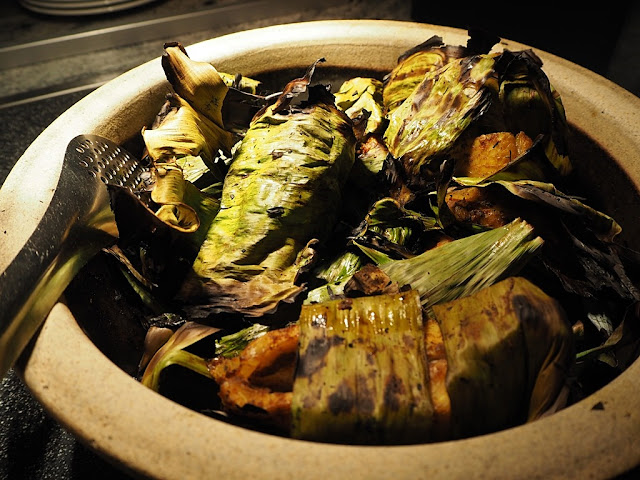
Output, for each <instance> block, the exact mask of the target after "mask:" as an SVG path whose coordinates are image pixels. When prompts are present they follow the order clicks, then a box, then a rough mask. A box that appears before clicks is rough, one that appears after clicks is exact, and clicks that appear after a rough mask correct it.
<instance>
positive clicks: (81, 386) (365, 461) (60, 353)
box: [0, 20, 640, 480]
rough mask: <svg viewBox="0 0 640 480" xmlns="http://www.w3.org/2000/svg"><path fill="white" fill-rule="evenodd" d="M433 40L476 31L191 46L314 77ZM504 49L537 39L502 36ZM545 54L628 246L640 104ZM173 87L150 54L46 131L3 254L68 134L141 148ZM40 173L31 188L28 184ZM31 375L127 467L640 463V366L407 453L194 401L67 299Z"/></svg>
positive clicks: (302, 27)
mask: <svg viewBox="0 0 640 480" xmlns="http://www.w3.org/2000/svg"><path fill="white" fill-rule="evenodd" d="M434 34H437V35H440V36H442V37H443V39H444V41H445V43H449V44H465V43H466V41H467V38H468V36H467V32H465V31H462V30H458V29H452V28H447V27H440V26H434V25H427V24H417V23H406V22H398V21H381V20H363V21H351V20H338V21H320V22H309V23H299V24H289V25H283V26H273V27H267V28H263V29H258V30H252V31H245V32H241V33H234V34H231V35H227V36H223V37H220V38H214V39H212V40H208V41H205V42H201V43H198V44H194V45H191V46H189V47H188V48H187V51H188V52H189V55H190V56H191V57H192V58H194V59H196V60H206V61H210V62H212V63H213V64H214V65H215V66H216V67H217V68H218V69H220V70H222V71H226V72H240V73H242V74H245V75H248V76H256V75H260V74H272V73H273V72H278V71H281V70H283V69H297V70H298V71H300V72H304V69H305V68H306V66H308V65H309V64H311V63H312V62H313V61H314V60H316V59H317V58H319V57H325V58H326V59H327V63H326V65H327V67H332V68H336V69H338V70H339V69H353V68H355V69H364V70H368V69H373V70H376V71H380V72H382V71H387V70H390V69H391V68H392V67H393V65H395V62H396V60H397V58H398V56H399V55H400V54H401V53H402V52H403V51H405V50H406V49H407V48H409V47H412V46H415V45H417V44H419V43H421V42H423V41H424V40H426V39H427V38H429V37H431V36H432V35H434ZM176 40H179V39H176ZM160 47H161V46H159V48H160ZM497 48H509V49H511V50H519V49H522V48H527V47H525V46H524V45H521V44H517V43H514V42H510V41H502V42H501V44H500V45H499V46H498V47H497ZM534 50H535V51H536V53H537V54H538V55H539V56H540V58H541V59H542V60H543V62H544V67H543V68H544V70H545V72H546V73H547V75H548V76H549V78H550V79H551V82H552V83H553V85H554V86H555V88H556V89H557V90H558V91H559V92H560V94H561V95H562V98H563V101H564V104H565V108H566V112H567V117H568V119H569V120H570V122H571V124H572V126H573V130H574V133H575V138H576V140H575V145H574V154H573V159H574V163H576V164H577V169H578V170H579V171H580V175H581V176H583V177H584V180H585V182H587V184H588V185H590V188H592V190H591V191H592V192H593V195H594V198H595V199H596V200H597V201H598V202H601V203H602V205H604V208H605V209H606V211H607V212H608V213H610V214H612V215H613V216H614V217H615V218H617V219H618V220H619V222H620V223H621V224H622V226H623V228H624V229H625V230H624V233H623V236H624V238H625V239H626V241H629V242H633V241H634V239H637V238H638V233H639V230H638V229H639V225H638V224H639V223H640V222H637V221H636V217H637V214H638V211H639V209H638V195H637V191H638V189H639V187H640V162H638V161H637V160H638V159H640V99H638V98H637V97H635V96H634V95H632V94H630V93H629V92H627V91H625V90H624V89H622V88H620V87H618V86H616V85H615V84H613V83H612V82H610V81H608V80H606V79H604V78H602V77H600V76H598V75H596V74H594V73H592V72H590V71H588V70H586V69H584V68H581V67H579V66H577V65H575V64H572V63H570V62H568V61H566V60H563V59H561V58H558V57H556V56H553V55H550V54H548V53H546V52H543V51H538V50H536V49H535V48H534ZM168 90H169V86H168V83H167V82H166V80H165V77H164V73H163V71H162V68H161V65H160V61H159V59H157V60H154V61H151V62H149V63H146V64H144V65H142V66H140V67H138V68H136V69H134V70H132V71H130V72H128V73H126V74H124V75H122V76H120V77H118V78H117V79H115V80H113V81H111V82H110V83H108V84H106V85H104V86H103V87H101V88H99V89H97V90H96V91H94V92H93V93H91V94H90V95H88V96H87V97H85V98H84V99H82V100H81V101H80V102H78V103H77V104H76V105H74V106H73V107H72V108H70V109H69V110H68V111H67V112H65V113H64V114H63V115H62V116H60V117H59V118H58V119H57V120H56V121H55V122H53V123H52V124H51V125H50V126H49V127H48V128H47V129H46V130H45V131H44V132H43V133H42V134H41V135H40V136H39V137H38V138H37V139H36V140H35V142H34V143H33V144H32V145H31V146H30V147H29V149H28V150H26V151H25V153H24V155H23V157H22V158H21V159H20V160H19V162H18V163H17V165H16V166H15V168H14V169H13V171H12V172H11V174H10V175H9V177H8V178H7V180H6V182H5V185H4V186H3V190H2V195H4V196H5V199H6V198H7V197H10V196H12V195H13V196H15V200H14V202H13V203H14V208H13V209H12V211H11V212H4V213H0V223H2V224H4V225H7V226H8V227H10V226H11V225H13V226H16V225H18V224H20V226H21V228H13V229H11V228H7V231H8V232H9V235H8V237H9V238H8V241H7V242H5V245H3V252H2V255H1V256H0V261H10V259H11V258H13V255H15V252H17V251H18V250H19V249H20V247H21V245H22V244H23V243H24V241H25V240H26V239H27V238H28V236H29V234H30V232H31V231H32V230H33V229H34V228H35V225H37V221H38V219H39V218H40V216H41V215H42V213H43V211H44V209H45V208H46V205H47V204H48V202H49V201H50V198H51V194H52V191H53V189H54V188H55V185H56V180H57V178H58V175H59V171H60V163H61V161H62V158H63V155H64V151H65V147H66V145H67V142H68V141H69V140H70V139H71V138H72V137H74V136H75V135H77V134H80V133H95V134H100V135H103V136H105V137H108V138H110V139H112V140H113V141H115V142H118V143H120V144H126V143H127V142H130V141H131V140H132V139H135V138H136V137H137V136H138V135H139V134H140V129H141V127H142V126H143V125H144V124H147V123H148V122H150V121H151V120H152V118H153V117H154V115H155V114H156V113H157V111H158V109H159V108H160V106H161V104H162V102H163V100H164V94H165V93H166V92H167V91H168ZM43 151H46V152H48V155H46V156H44V157H43V156H42V155H41V153H42V152H43ZM583 159H584V160H583ZM581 162H584V163H581ZM36 172H37V175H35V173H36ZM27 178H28V179H30V181H31V182H32V183H31V185H32V188H31V189H30V191H29V196H25V195H23V191H22V189H21V185H22V184H23V183H22V182H23V181H24V180H25V179H27ZM21 192H22V193H21ZM18 369H19V372H20V375H21V376H22V378H23V380H24V382H25V383H26V385H27V386H28V387H29V389H30V390H31V392H32V393H33V395H34V396H35V398H36V399H37V400H38V401H39V402H41V403H42V405H43V406H44V408H45V409H46V410H47V411H48V412H49V413H50V414H51V415H52V416H53V417H54V418H55V419H57V420H58V421H59V422H60V423H61V424H62V425H64V426H65V427H66V428H68V429H69V430H70V431H71V432H73V434H74V435H75V436H77V438H78V439H79V440H80V441H82V442H84V443H86V444H87V445H88V446H89V447H91V448H92V449H94V450H95V451H97V452H98V453H99V454H101V455H104V456H105V457H106V458H108V459H111V460H112V461H113V462H114V463H116V464H117V465H119V466H120V467H122V468H123V469H125V470H127V471H130V472H133V473H135V474H136V475H140V476H144V477H149V478H154V479H155V478H158V479H160V478H165V479H180V480H187V479H198V480H202V479H207V478H212V479H218V480H219V479H226V480H229V479H236V478H237V479H248V478H269V479H299V478H305V479H310V480H311V479H319V480H327V479H329V478H340V479H349V478H366V479H368V480H373V479H381V478H393V479H396V480H399V479H405V478H406V479H417V478H429V479H432V480H434V479H448V480H451V479H457V478H465V479H466V478H492V479H499V478H508V479H514V478H546V479H549V478H563V479H567V478H611V477H613V476H615V475H617V474H620V473H622V472H625V471H628V470H629V469H632V468H633V467H635V466H637V465H638V464H640V443H639V441H640V440H639V439H640V409H638V402H637V395H638V393H640V362H635V363H634V364H632V365H631V366H630V368H629V369H628V370H627V371H626V372H624V373H623V374H622V375H621V376H619V377H618V378H617V379H615V380H614V381H612V382H611V383H609V384H607V385H606V386H605V387H604V388H602V389H600V390H598V391H597V392H596V393H594V394H592V395H591V396H589V397H588V398H586V399H584V400H582V401H580V402H579V403H577V404H575V405H572V406H570V407H568V408H566V409H565V410H562V411H560V412H558V413H556V414H554V415H551V416H549V417H546V418H543V419H541V420H538V421H536V422H533V423H531V424H527V425H523V426H519V427H516V428H511V429H508V430H504V431H501V432H498V433H494V434H490V435H484V436H479V437H474V438H469V439H465V440H458V441H449V442H441V443H435V444H428V445H411V446H396V447H379V446H366V447H365V446H345V445H333V444H318V443H312V442H306V441H297V440H292V439H288V438H281V437H278V436H274V435H269V434H265V433H260V432H256V431H252V430H247V429H244V428H242V427H238V426H234V425H230V424H228V423H224V422H221V421H218V420H214V419H212V418H210V417H208V416H205V415H202V414H200V413H197V412H195V411H193V410H191V409H188V408H185V407H183V406H181V405H179V404H178V403H176V402H173V401H171V400H168V399H166V398H164V397H162V396H161V395H159V394H156V393H154V392H153V391H151V390H149V389H146V388H145V387H143V386H142V385H141V384H139V383H138V382H137V381H136V380H134V379H133V378H132V377H131V376H130V375H128V374H127V373H126V372H125V371H124V370H123V369H122V368H120V367H119V366H117V365H116V363H114V362H113V361H112V360H111V359H110V358H109V357H108V356H107V355H105V354H104V353H103V351H102V350H101V349H100V348H98V347H97V346H96V344H95V342H94V341H92V340H90V338H89V337H88V336H87V334H86V333H85V329H83V328H82V327H81V326H80V325H79V323H78V321H76V318H74V316H73V315H72V314H71V312H70V310H69V309H68V308H67V306H65V304H63V303H58V304H57V305H56V306H55V307H54V309H53V311H52V312H51V314H50V315H49V316H48V318H47V319H46V321H45V323H44V326H43V327H42V329H41V331H40V332H39V334H38V336H37V338H36V340H35V342H33V344H32V346H31V348H30V349H29V350H28V351H27V352H25V353H24V355H23V356H22V357H21V359H20V361H19V364H18Z"/></svg>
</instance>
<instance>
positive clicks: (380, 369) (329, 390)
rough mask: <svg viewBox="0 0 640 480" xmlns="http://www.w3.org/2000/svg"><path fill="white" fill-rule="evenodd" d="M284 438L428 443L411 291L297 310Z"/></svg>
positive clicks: (421, 338)
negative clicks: (289, 411) (295, 364)
mask: <svg viewBox="0 0 640 480" xmlns="http://www.w3.org/2000/svg"><path fill="white" fill-rule="evenodd" d="M299 327H300V339H299V363H298V368H297V373H296V378H295V381H294V385H293V396H292V401H291V404H292V406H291V408H292V436H293V437H294V438H301V439H307V440H316V441H331V442H337V443H345V442H346V443H365V444H370V443H373V444H404V443H415V442H424V441H427V440H428V439H429V435H430V429H431V424H432V421H433V406H432V404H431V399H430V397H429V389H428V377H429V374H428V366H427V356H426V346H425V334H424V325H423V320H422V310H421V306H420V299H419V296H418V294H417V292H415V291H408V292H404V293H401V294H397V295H380V296H374V297H361V298H355V299H345V300H335V301H332V302H325V303H322V304H314V305H307V306H305V307H303V309H302V313H301V316H300V320H299Z"/></svg>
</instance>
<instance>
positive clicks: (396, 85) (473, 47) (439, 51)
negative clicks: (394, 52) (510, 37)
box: [383, 31, 499, 113]
mask: <svg viewBox="0 0 640 480" xmlns="http://www.w3.org/2000/svg"><path fill="white" fill-rule="evenodd" d="M469 33H470V35H471V38H470V39H469V42H468V43H467V46H457V45H445V44H444V43H443V41H442V37H440V36H437V35H434V36H433V37H431V38H429V39H427V40H426V41H425V42H423V43H421V44H420V45H416V46H415V47H413V48H411V49H409V50H407V51H406V52H404V53H403V54H402V55H401V56H400V57H399V58H398V63H397V65H396V66H395V67H394V68H393V70H392V71H391V72H389V73H388V74H387V75H386V76H385V78H384V89H383V98H384V100H383V102H384V108H385V109H386V111H387V113H391V112H393V111H394V110H395V109H396V108H397V107H398V106H400V104H401V103H402V102H404V101H405V100H406V99H407V97H409V95H411V93H412V92H413V90H414V89H415V87H416V86H418V84H419V83H420V82H422V80H423V78H424V76H425V75H426V74H428V73H429V72H432V71H434V70H438V69H440V68H441V67H443V66H444V65H446V64H447V63H449V62H452V61H454V60H458V59H460V58H463V57H467V56H469V55H472V54H484V53H488V52H489V50H490V49H491V47H492V46H493V45H494V44H495V43H496V42H497V41H498V40H499V39H498V38H496V37H492V38H488V36H487V35H484V34H479V33H480V32H476V31H474V32H471V31H470V32H469ZM480 37H483V38H482V39H480Z"/></svg>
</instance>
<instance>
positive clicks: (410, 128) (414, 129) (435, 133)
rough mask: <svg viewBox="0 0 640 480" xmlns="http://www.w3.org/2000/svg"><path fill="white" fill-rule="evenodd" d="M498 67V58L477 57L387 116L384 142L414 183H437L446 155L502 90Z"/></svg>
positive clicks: (454, 66)
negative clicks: (497, 71) (424, 181)
mask: <svg viewBox="0 0 640 480" xmlns="http://www.w3.org/2000/svg"><path fill="white" fill-rule="evenodd" d="M495 62H496V61H495V56H493V55H473V56H470V57H464V58H462V59H459V60H456V61H453V62H450V63H448V64H446V65H445V66H443V67H442V68H440V69H438V70H434V71H432V72H429V73H427V74H426V75H425V76H424V78H423V80H422V82H421V83H420V84H419V85H418V86H417V87H416V88H415V89H414V90H413V92H412V93H411V95H409V97H407V99H406V100H405V101H404V102H403V103H402V104H401V105H400V106H398V108H396V109H395V110H394V111H393V112H392V113H390V114H389V115H388V118H389V126H388V127H387V130H386V131H385V134H384V139H385V141H386V143H387V147H388V148H389V151H390V152H391V154H392V155H393V157H394V158H396V159H398V160H399V162H400V163H401V165H402V167H403V169H404V171H405V172H406V174H407V175H408V177H409V179H408V181H409V183H414V184H415V183H419V182H420V181H421V180H422V179H423V178H433V177H434V176H435V175H436V174H437V172H438V169H439V166H440V163H441V161H442V158H441V155H442V154H443V152H445V151H446V150H447V149H449V148H451V147H452V145H453V144H454V142H455V141H456V140H457V139H458V138H459V137H460V135H461V134H462V133H463V132H464V131H465V129H466V128H467V127H468V126H469V125H470V124H471V123H472V122H473V121H474V120H475V119H477V118H478V117H480V116H481V115H482V114H483V113H484V112H485V111H486V110H487V109H488V107H489V106H490V104H491V99H492V91H495V90H497V83H496V81H497V78H496V71H495ZM488 84H493V85H492V88H491V89H490V88H485V87H486V86H487V85H488Z"/></svg>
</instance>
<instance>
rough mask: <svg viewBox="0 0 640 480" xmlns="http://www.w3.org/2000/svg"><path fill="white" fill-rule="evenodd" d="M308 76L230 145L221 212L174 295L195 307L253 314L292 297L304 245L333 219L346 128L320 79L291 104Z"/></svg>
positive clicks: (346, 161)
mask: <svg viewBox="0 0 640 480" xmlns="http://www.w3.org/2000/svg"><path fill="white" fill-rule="evenodd" d="M311 70H312V69H310V71H311ZM309 80H310V73H308V74H307V76H306V77H304V78H303V79H298V80H294V81H293V82H291V84H290V85H289V86H288V88H286V89H285V93H283V95H282V96H281V97H280V98H279V99H278V100H277V101H276V103H275V104H274V105H272V106H270V107H268V108H267V109H265V110H264V111H263V112H262V113H261V114H259V115H258V116H257V117H256V118H255V119H254V121H253V122H252V124H251V126H250V128H249V129H248V131H247V133H246V135H245V137H244V139H243V141H242V143H241V144H240V145H239V147H238V148H237V150H236V151H235V154H234V157H233V160H232V163H231V165H230V169H229V172H228V174H227V176H226V178H225V182H224V185H223V190H222V203H221V206H220V212H219V213H218V215H217V216H216V218H215V219H214V220H213V222H212V224H211V227H210V229H209V232H208V234H207V238H206V240H205V242H204V244H203V246H202V248H201V249H200V252H199V254H198V257H197V258H196V260H195V262H194V264H193V275H192V276H191V278H190V279H189V280H188V281H187V282H186V283H185V288H184V289H183V292H182V295H181V297H182V299H184V300H185V301H188V303H190V304H191V303H192V300H195V301H197V302H198V303H199V304H200V305H199V306H194V307H193V309H192V308H191V306H189V307H187V308H189V310H190V311H191V313H192V314H194V315H201V314H203V315H206V314H208V313H211V312H216V311H218V312H220V311H227V312H236V313H242V314H246V315H251V316H258V315H262V314H265V313H270V312H273V311H274V310H275V309H276V307H277V305H278V304H279V302H281V301H292V300H293V299H294V298H295V297H296V296H297V294H298V293H299V292H300V291H301V290H302V289H303V286H302V285H300V284H298V283H297V280H298V276H299V274H300V273H301V272H302V271H304V269H305V268H307V267H308V265H309V263H310V261H311V259H312V258H313V256H314V249H313V245H314V244H315V243H316V242H318V241H319V240H320V241H321V240H323V239H324V238H326V237H327V236H328V234H329V232H330V231H331V229H332V228H333V225H334V222H335V220H336V215H337V212H338V211H339V207H340V202H341V197H342V189H343V186H344V184H345V181H346V179H347V177H348V175H349V171H350V169H351V167H352V165H353V162H354V155H355V137H354V135H353V130H352V127H351V122H350V119H349V118H348V117H347V116H346V115H345V114H344V113H343V112H341V111H339V110H338V109H337V108H336V107H335V105H334V98H333V95H331V94H329V92H328V91H327V89H326V88H325V87H324V86H318V87H314V88H313V89H310V90H309V101H308V102H306V103H304V104H301V105H300V106H296V107H294V106H292V105H291V104H290V103H291V101H292V99H293V98H294V96H293V95H292V92H294V91H304V90H306V87H307V85H308V83H309Z"/></svg>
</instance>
